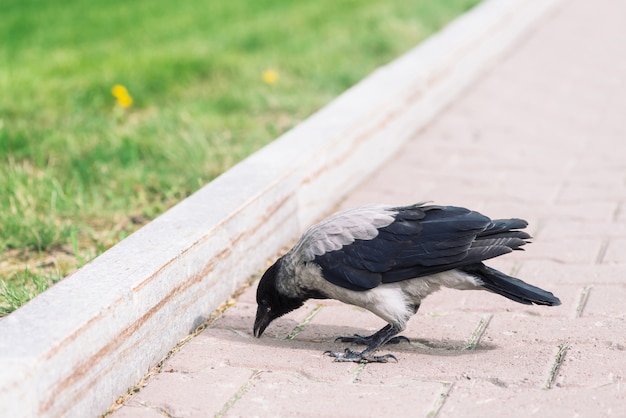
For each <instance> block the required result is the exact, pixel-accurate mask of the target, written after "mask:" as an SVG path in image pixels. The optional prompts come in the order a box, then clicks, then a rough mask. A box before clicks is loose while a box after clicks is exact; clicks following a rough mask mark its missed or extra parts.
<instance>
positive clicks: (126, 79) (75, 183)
mask: <svg viewBox="0 0 626 418" xmlns="http://www.w3.org/2000/svg"><path fill="white" fill-rule="evenodd" d="M477 2H478V0H445V1H442V0H367V1H365V0H317V1H313V2H304V1H298V0H195V1H177V2H172V1H164V0H136V1H132V2H129V1H121V0H110V1H106V2H93V1H86V0H68V1H66V2H63V3H59V2H58V1H52V0H37V1H35V0H3V2H2V7H1V10H2V11H1V12H0V92H2V94H1V95H0V316H1V315H6V314H8V313H9V312H11V311H12V310H14V309H16V308H17V307H19V306H20V305H21V304H23V303H25V302H26V301H28V300H29V299H30V298H32V297H33V296H34V295H36V294H37V293H39V292H41V291H43V290H45V289H46V288H47V287H48V286H50V285H51V284H52V283H54V282H56V281H58V280H61V279H62V278H63V277H64V276H66V275H67V274H69V273H71V272H72V271H74V270H76V269H77V268H78V267H80V266H81V265H83V264H84V263H86V262H88V261H89V260H90V259H92V258H93V257H95V256H97V255H98V254H100V253H101V252H103V251H104V250H106V249H107V248H108V247H110V246H111V245H113V244H115V243H116V242H118V241H119V240H121V239H123V238H124V237H126V236H127V235H128V234H130V233H131V232H133V231H134V230H136V229H137V228H139V227H140V226H141V225H143V224H145V223H146V222H148V221H149V220H150V219H152V218H154V217H155V216H157V215H158V214H160V213H162V212H163V211H164V210H166V209H167V208H169V207H171V206H172V205H174V204H175V203H177V202H178V201H180V200H181V199H183V198H185V197H186V196H188V195H189V194H191V193H193V192H194V191H195V190H197V189H198V188H199V187H200V186H202V185H203V184H205V183H207V182H208V181H210V180H211V179H213V178H214V177H215V176H217V175H218V174H220V173H221V172H223V171H224V170H226V169H228V168H229V167H231V166H232V165H233V164H234V163H236V162H237V161H239V160H241V159H243V158H244V157H246V156H247V155H249V154H251V153H252V152H254V151H255V150H257V149H259V148H260V147H262V146H263V145H265V144H267V143H268V142H270V141H271V140H272V139H274V138H276V137H277V136H278V135H280V134H281V133H283V132H285V131H286V130H288V129H289V128H291V127H293V126H294V125H296V124H297V123H298V122H300V121H301V120H303V119H304V118H306V117H307V116H308V115H310V114H311V113H313V112H314V111H315V110H317V109H319V108H320V107H322V106H324V105H325V104H326V103H328V102H329V101H331V100H332V99H333V98H334V97H336V96H337V95H338V94H340V93H341V92H342V91H344V90H345V89H346V88H348V87H350V86H351V85H353V84H354V83H356V82H358V81H359V80H360V79H361V78H363V77H364V76H366V75H367V74H368V73H370V72H371V71H372V70H374V69H375V68H376V67H378V66H380V65H383V64H385V63H387V62H389V61H391V60H392V59H394V58H395V57H397V56H398V55H400V54H401V53H403V52H405V51H407V50H408V49H410V48H411V47H413V46H414V45H416V44H417V43H418V42H419V41H421V40H423V39H424V38H425V37H427V36H428V35H430V34H432V33H433V32H435V31H436V30H438V29H439V28H441V27H442V26H443V25H444V24H445V23H447V22H449V21H450V20H451V19H453V18H454V17H455V16H457V15H458V14H460V13H462V12H464V11H466V10H468V9H469V8H471V7H472V6H473V5H474V4H476V3H477ZM115 85H121V86H123V87H117V88H116V90H115V91H114V93H115V94H116V96H117V97H114V95H113V93H112V89H113V87H114V86H115ZM125 89H126V90H125Z"/></svg>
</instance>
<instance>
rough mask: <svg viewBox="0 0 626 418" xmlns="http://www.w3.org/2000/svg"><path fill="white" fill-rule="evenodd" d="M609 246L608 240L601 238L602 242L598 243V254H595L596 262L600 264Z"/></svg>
mask: <svg viewBox="0 0 626 418" xmlns="http://www.w3.org/2000/svg"><path fill="white" fill-rule="evenodd" d="M608 247H609V240H608V239H603V240H602V244H600V249H599V250H598V255H597V256H596V264H602V263H603V262H604V256H605V255H606V250H607V248H608Z"/></svg>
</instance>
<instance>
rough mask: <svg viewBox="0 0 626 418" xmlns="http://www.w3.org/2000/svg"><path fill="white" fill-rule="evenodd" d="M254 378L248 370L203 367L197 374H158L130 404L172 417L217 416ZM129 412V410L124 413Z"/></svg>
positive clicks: (166, 372) (138, 408)
mask: <svg viewBox="0 0 626 418" xmlns="http://www.w3.org/2000/svg"><path fill="white" fill-rule="evenodd" d="M252 376H253V372H252V371H251V370H248V369H239V368H233V367H215V368H206V369H203V370H201V371H198V372H196V373H181V372H176V371H174V372H169V371H165V372H164V373H159V374H158V375H157V376H155V378H154V379H152V380H151V381H150V384H149V385H148V386H147V387H145V388H144V389H142V390H141V392H139V393H138V394H137V395H135V396H134V397H133V398H132V399H131V400H130V401H129V402H128V406H129V407H135V408H136V409H133V411H139V410H140V407H141V406H146V407H149V408H151V409H153V410H156V411H161V413H162V415H166V416H175V417H181V418H182V417H206V416H214V415H216V414H217V413H219V412H220V411H221V410H222V409H223V408H224V406H225V405H226V403H227V402H228V401H229V400H230V399H231V397H232V396H233V395H234V394H235V393H237V391H238V390H239V389H240V388H241V387H242V386H243V385H244V384H245V383H246V382H247V381H248V380H249V379H250V378H251V377H252ZM124 412H125V413H128V411H124Z"/></svg>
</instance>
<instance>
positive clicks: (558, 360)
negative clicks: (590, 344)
mask: <svg viewBox="0 0 626 418" xmlns="http://www.w3.org/2000/svg"><path fill="white" fill-rule="evenodd" d="M568 349H569V344H568V343H567V342H564V343H562V344H561V345H559V347H558V350H557V352H556V355H555V356H554V363H552V368H551V369H550V374H549V375H548V380H547V381H546V385H545V386H544V389H552V387H553V386H554V382H555V381H556V376H557V375H558V374H559V369H560V368H561V365H562V364H563V361H564V360H565V353H566V352H567V350H568Z"/></svg>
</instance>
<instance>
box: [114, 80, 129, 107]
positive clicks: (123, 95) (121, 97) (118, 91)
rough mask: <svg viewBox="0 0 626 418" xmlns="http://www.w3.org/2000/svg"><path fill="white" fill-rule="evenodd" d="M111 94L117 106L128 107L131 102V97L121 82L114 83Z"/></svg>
mask: <svg viewBox="0 0 626 418" xmlns="http://www.w3.org/2000/svg"><path fill="white" fill-rule="evenodd" d="M111 94H112V95H113V97H115V98H116V99H117V105H118V106H119V107H123V108H128V107H131V106H132V104H133V97H132V96H131V95H130V93H129V92H128V90H127V89H126V87H124V86H122V85H121V84H116V85H114V86H113V88H112V89H111Z"/></svg>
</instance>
